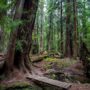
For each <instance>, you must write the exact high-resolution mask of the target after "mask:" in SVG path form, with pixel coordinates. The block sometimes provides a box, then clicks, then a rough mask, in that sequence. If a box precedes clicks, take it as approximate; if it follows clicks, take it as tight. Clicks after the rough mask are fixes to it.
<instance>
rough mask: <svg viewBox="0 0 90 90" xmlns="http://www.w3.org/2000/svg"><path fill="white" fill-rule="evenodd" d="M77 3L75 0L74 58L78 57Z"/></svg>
mask: <svg viewBox="0 0 90 90" xmlns="http://www.w3.org/2000/svg"><path fill="white" fill-rule="evenodd" d="M76 1H77V0H73V12H74V46H73V49H74V50H73V51H74V52H73V56H74V58H76V57H77V53H78V51H77V46H78V44H77V7H76Z"/></svg>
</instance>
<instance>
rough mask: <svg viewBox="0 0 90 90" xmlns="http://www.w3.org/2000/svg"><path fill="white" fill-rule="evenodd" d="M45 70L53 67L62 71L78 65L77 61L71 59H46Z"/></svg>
mask: <svg viewBox="0 0 90 90" xmlns="http://www.w3.org/2000/svg"><path fill="white" fill-rule="evenodd" d="M45 62H46V64H45V66H44V67H45V68H46V69H51V68H52V66H53V65H54V66H56V67H58V68H60V69H62V68H66V67H69V66H71V65H73V64H75V63H76V60H70V59H56V58H46V59H45Z"/></svg>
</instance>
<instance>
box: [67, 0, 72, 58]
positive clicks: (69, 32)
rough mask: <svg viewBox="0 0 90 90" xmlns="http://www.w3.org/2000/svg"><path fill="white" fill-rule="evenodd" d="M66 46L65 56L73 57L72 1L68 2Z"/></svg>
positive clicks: (68, 0)
mask: <svg viewBox="0 0 90 90" xmlns="http://www.w3.org/2000/svg"><path fill="white" fill-rule="evenodd" d="M66 14H67V16H66V44H65V49H66V50H65V56H66V57H70V58H71V57H72V55H73V49H72V48H73V47H72V46H73V45H72V22H71V1H70V0H67V7H66Z"/></svg>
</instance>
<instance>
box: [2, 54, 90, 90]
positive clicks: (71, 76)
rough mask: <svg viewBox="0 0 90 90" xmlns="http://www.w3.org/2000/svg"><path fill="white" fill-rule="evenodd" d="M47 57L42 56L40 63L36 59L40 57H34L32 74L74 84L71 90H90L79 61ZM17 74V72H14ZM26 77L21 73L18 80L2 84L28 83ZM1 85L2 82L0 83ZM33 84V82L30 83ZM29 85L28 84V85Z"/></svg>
mask: <svg viewBox="0 0 90 90" xmlns="http://www.w3.org/2000/svg"><path fill="white" fill-rule="evenodd" d="M46 56H47V55H44V56H43V57H44V58H43V57H42V55H40V57H39V59H40V60H38V61H36V60H35V58H38V55H34V56H32V61H33V60H34V62H33V65H32V69H33V70H32V74H35V75H39V76H45V77H48V78H51V79H55V80H60V81H64V82H67V83H72V84H73V85H72V87H71V88H70V90H90V84H89V83H88V82H89V80H88V79H87V78H86V76H85V74H84V67H83V65H82V62H81V61H79V60H74V59H69V58H64V59H60V58H56V57H46ZM42 58H43V59H42ZM14 73H16V72H14ZM16 76H17V75H16ZM25 76H26V75H23V74H22V73H20V75H18V77H16V78H17V79H15V76H14V78H13V79H11V80H4V82H2V84H5V83H6V85H8V84H9V86H10V85H12V84H13V83H16V82H25V83H26V82H28V81H27V80H26V79H25ZM0 83H1V82H0ZM29 83H30V84H32V82H29ZM26 85H27V83H26Z"/></svg>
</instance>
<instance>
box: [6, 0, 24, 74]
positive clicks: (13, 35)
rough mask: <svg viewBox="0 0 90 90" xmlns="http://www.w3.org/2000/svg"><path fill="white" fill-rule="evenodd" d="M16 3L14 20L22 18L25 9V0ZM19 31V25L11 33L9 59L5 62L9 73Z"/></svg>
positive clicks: (18, 0)
mask: <svg viewBox="0 0 90 90" xmlns="http://www.w3.org/2000/svg"><path fill="white" fill-rule="evenodd" d="M16 3H17V4H16V11H15V15H14V19H13V20H20V18H21V15H22V11H23V4H24V0H17V1H16ZM17 32H18V26H17V27H16V28H15V29H14V30H12V32H11V35H10V41H9V46H8V51H7V58H8V59H7V60H6V62H5V65H6V69H7V70H6V71H7V73H8V74H9V72H10V71H11V70H12V69H13V63H14V54H15V45H16V38H17Z"/></svg>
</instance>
